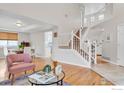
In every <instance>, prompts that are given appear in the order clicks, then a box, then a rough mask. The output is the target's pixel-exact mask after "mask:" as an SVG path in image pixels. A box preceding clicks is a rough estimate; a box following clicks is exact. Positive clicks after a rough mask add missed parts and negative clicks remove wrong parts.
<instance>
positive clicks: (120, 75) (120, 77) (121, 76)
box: [92, 63, 124, 85]
mask: <svg viewBox="0 0 124 93" xmlns="http://www.w3.org/2000/svg"><path fill="white" fill-rule="evenodd" d="M92 70H93V71H95V72H96V73H98V74H99V75H101V76H103V77H104V78H106V79H107V80H108V81H110V82H112V83H113V84H115V85H124V67H121V66H118V65H114V64H110V63H106V64H96V65H95V66H93V67H92Z"/></svg>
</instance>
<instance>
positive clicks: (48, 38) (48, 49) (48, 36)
mask: <svg viewBox="0 0 124 93" xmlns="http://www.w3.org/2000/svg"><path fill="white" fill-rule="evenodd" d="M51 55H52V31H49V32H45V57H51Z"/></svg>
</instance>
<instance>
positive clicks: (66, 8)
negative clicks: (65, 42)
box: [0, 3, 104, 32]
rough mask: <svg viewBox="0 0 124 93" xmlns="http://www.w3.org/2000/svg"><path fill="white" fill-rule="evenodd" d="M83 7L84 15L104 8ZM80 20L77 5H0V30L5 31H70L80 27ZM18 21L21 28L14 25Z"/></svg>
mask: <svg viewBox="0 0 124 93" xmlns="http://www.w3.org/2000/svg"><path fill="white" fill-rule="evenodd" d="M84 5H85V7H86V14H91V13H95V12H97V11H98V10H100V9H101V8H102V7H103V6H104V4H84ZM80 20H81V19H80V7H79V4H44V3H42V4H2V3H1V4H0V29H2V30H5V31H6V30H7V31H13V32H34V31H44V30H48V29H49V30H50V29H54V28H57V27H58V26H59V28H60V30H62V31H71V30H72V29H74V28H73V27H76V26H77V27H78V26H80ZM18 21H21V23H22V26H21V27H18V26H17V25H16V23H17V22H18ZM46 22H47V23H46ZM53 24H55V25H53ZM2 30H1V31H2Z"/></svg>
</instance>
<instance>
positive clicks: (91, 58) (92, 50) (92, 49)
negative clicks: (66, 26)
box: [71, 30, 96, 65]
mask: <svg viewBox="0 0 124 93" xmlns="http://www.w3.org/2000/svg"><path fill="white" fill-rule="evenodd" d="M79 31H80V33H79V34H80V35H79V36H77V35H76V34H75V33H73V31H72V35H71V36H72V37H71V48H72V49H73V50H74V51H77V52H78V53H79V54H80V55H81V56H82V57H83V59H85V60H86V61H87V62H88V63H89V64H90V65H91V64H95V63H96V43H95V42H91V41H88V40H86V41H81V30H79Z"/></svg>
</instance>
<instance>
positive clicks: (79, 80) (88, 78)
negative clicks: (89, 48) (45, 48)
mask: <svg viewBox="0 0 124 93" xmlns="http://www.w3.org/2000/svg"><path fill="white" fill-rule="evenodd" d="M33 62H34V63H35V64H36V71H37V70H40V69H43V67H44V66H45V65H46V64H51V65H52V62H50V60H48V59H45V58H36V59H34V60H33ZM59 64H61V65H62V67H63V70H64V72H65V74H66V76H65V79H64V81H65V82H67V83H69V84H71V85H113V84H112V83H111V82H109V81H107V80H105V79H104V78H103V77H102V76H100V75H99V74H97V73H95V72H94V71H92V70H90V69H88V68H84V67H80V66H74V65H69V64H63V63H59ZM4 69H5V68H4ZM27 73H32V71H28V72H27ZM1 74H3V73H0V75H1ZM4 74H7V73H4ZM23 74H24V73H18V74H17V75H16V77H19V76H21V75H23ZM1 76H3V75H1ZM4 79H7V75H5V77H4ZM103 80H104V84H103Z"/></svg>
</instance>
